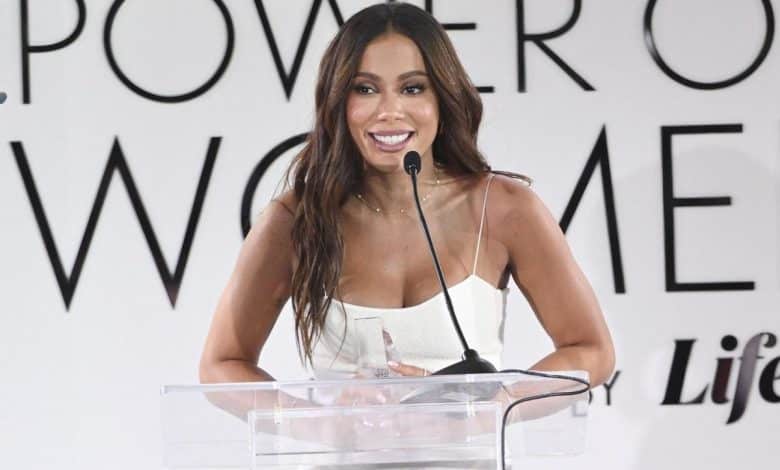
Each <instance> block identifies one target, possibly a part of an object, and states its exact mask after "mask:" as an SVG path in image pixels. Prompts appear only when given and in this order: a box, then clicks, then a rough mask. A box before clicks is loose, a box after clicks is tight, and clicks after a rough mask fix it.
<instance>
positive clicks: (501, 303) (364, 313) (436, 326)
mask: <svg viewBox="0 0 780 470" xmlns="http://www.w3.org/2000/svg"><path fill="white" fill-rule="evenodd" d="M492 179H493V175H492V174H491V175H490V176H489V177H488V181H487V185H486V186H485V195H484V200H483V202H482V216H481V218H480V222H479V232H478V235H477V244H476V245H477V246H476V250H475V253H474V266H473V268H472V272H471V274H470V275H469V276H468V277H467V278H466V279H464V280H462V281H461V282H459V283H457V284H455V285H453V286H451V287H450V288H449V292H450V297H451V298H452V304H453V307H454V308H455V314H456V316H457V318H458V321H459V323H460V326H461V329H462V330H463V334H464V336H465V337H466V341H467V342H468V343H469V346H470V347H471V348H473V349H476V350H477V351H478V352H479V354H480V356H481V357H483V358H484V359H487V360H488V361H490V362H491V363H492V364H493V365H495V366H496V368H498V369H499V370H500V369H501V352H502V350H503V346H504V338H503V333H504V319H505V316H506V295H507V292H508V289H506V288H505V289H496V288H495V287H493V286H492V285H491V284H490V283H488V282H487V281H485V280H484V279H482V278H481V277H479V276H478V275H477V260H478V259H479V248H480V244H481V241H482V230H483V228H484V225H485V212H486V208H487V196H488V190H489V189H490V182H491V181H492ZM366 317H380V318H381V319H382V320H383V327H384V330H385V332H386V333H387V334H388V335H389V336H390V337H391V338H392V343H393V346H394V347H395V349H396V351H397V352H398V353H399V354H400V360H401V362H403V363H406V364H411V365H414V366H417V367H422V368H424V369H427V370H429V371H436V370H439V369H441V368H443V367H446V366H448V365H450V364H452V363H454V362H457V361H459V360H461V355H462V354H463V348H462V346H461V344H460V340H459V339H458V336H457V333H456V332H455V328H454V326H453V325H452V321H451V320H450V316H449V313H448V312H447V305H446V303H445V300H444V294H443V293H441V292H439V293H438V294H436V295H435V296H433V297H431V298H430V299H428V300H426V301H424V302H422V303H420V304H417V305H413V306H411V307H400V308H377V307H365V306H361V305H354V304H349V303H346V302H340V301H339V300H336V299H334V300H333V301H332V302H331V304H330V308H329V310H328V312H327V316H326V318H325V324H324V327H323V330H322V333H321V335H320V337H319V339H318V341H317V342H316V343H315V345H314V348H313V350H312V365H313V375H314V377H315V378H317V379H327V378H345V377H351V376H353V375H355V373H356V372H357V362H358V351H357V349H358V348H357V345H358V341H357V338H356V337H355V320H356V319H359V318H366ZM345 322H346V333H345V328H344V327H345ZM342 338H343V342H342Z"/></svg>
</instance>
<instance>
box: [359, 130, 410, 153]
mask: <svg viewBox="0 0 780 470" xmlns="http://www.w3.org/2000/svg"><path fill="white" fill-rule="evenodd" d="M368 135H369V136H370V137H371V140H372V141H373V142H374V146H375V147H376V148H377V149H379V150H381V151H383V152H398V151H399V150H403V148H404V147H406V144H407V143H409V141H410V140H411V139H412V136H414V132H413V131H378V132H369V133H368Z"/></svg>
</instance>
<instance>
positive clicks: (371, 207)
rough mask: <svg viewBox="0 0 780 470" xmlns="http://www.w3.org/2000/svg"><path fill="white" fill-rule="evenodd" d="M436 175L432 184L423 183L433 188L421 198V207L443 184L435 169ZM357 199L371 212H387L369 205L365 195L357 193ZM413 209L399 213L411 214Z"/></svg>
mask: <svg viewBox="0 0 780 470" xmlns="http://www.w3.org/2000/svg"><path fill="white" fill-rule="evenodd" d="M434 174H435V178H436V179H434V180H433V181H432V182H424V183H423V184H428V185H433V188H432V189H431V190H430V191H428V193H427V194H425V195H424V196H423V197H421V198H420V205H423V204H425V201H427V200H428V199H429V198H430V197H431V195H432V194H433V192H434V191H435V190H436V188H438V187H439V184H440V183H441V181H440V180H439V172H438V171H436V170H435V169H434ZM355 197H356V198H357V200H358V201H360V202H362V203H363V204H364V205H365V206H366V207H368V208H369V210H371V212H375V213H377V214H381V213H383V212H385V211H383V210H382V208H381V207H376V206H372V205H371V204H369V203H368V201H366V198H365V197H364V196H363V194H361V193H355ZM412 207H414V204H412V206H411V207H402V208H401V209H398V211H399V212H400V213H401V214H406V213H407V212H409V210H411V209H412Z"/></svg>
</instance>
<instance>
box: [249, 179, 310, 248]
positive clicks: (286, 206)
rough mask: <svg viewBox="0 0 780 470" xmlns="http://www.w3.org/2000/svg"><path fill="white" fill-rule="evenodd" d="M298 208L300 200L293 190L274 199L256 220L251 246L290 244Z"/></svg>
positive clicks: (250, 241)
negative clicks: (276, 243) (259, 244)
mask: <svg viewBox="0 0 780 470" xmlns="http://www.w3.org/2000/svg"><path fill="white" fill-rule="evenodd" d="M297 208H298V199H297V198H296V197H295V193H294V192H293V191H292V190H289V191H285V192H284V193H282V194H280V195H279V196H277V197H275V198H274V199H272V200H271V201H270V202H269V203H268V204H267V205H266V206H265V207H264V208H263V210H262V211H261V212H260V213H259V214H258V216H257V217H256V218H255V221H254V223H253V224H252V229H251V230H250V231H249V234H248V235H247V242H248V243H249V244H250V245H254V244H256V243H268V242H269V241H274V242H278V243H282V242H289V240H290V235H291V232H292V228H293V224H294V222H295V211H296V210H297ZM285 244H286V243H285Z"/></svg>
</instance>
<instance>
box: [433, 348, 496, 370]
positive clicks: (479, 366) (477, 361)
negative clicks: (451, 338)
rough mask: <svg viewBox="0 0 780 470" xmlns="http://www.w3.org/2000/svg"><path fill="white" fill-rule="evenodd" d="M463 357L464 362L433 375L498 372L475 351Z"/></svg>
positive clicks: (470, 350)
mask: <svg viewBox="0 0 780 470" xmlns="http://www.w3.org/2000/svg"><path fill="white" fill-rule="evenodd" d="M463 355H464V356H465V359H463V360H462V361H460V362H456V363H455V364H452V365H449V366H447V367H445V368H444V369H441V370H437V371H436V372H434V373H433V374H431V375H462V374H493V373H496V372H498V370H496V367H495V366H494V365H493V364H491V363H490V362H489V361H486V360H484V359H482V358H481V357H479V354H477V352H476V351H474V350H473V349H468V350H466V352H465V353H464V354H463Z"/></svg>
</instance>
